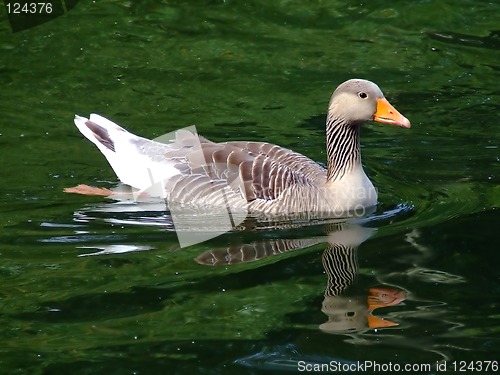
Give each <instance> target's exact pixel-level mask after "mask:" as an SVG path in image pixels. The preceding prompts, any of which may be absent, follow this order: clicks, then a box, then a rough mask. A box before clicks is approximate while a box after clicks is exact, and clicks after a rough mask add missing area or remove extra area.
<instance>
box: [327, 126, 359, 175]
mask: <svg viewBox="0 0 500 375" xmlns="http://www.w3.org/2000/svg"><path fill="white" fill-rule="evenodd" d="M326 146H327V147H326V148H327V158H328V159H327V162H328V174H327V182H332V181H335V180H339V179H341V178H342V177H344V176H345V175H347V174H348V173H349V172H350V171H351V170H352V169H353V168H354V167H355V166H357V165H359V164H361V152H360V145H359V125H357V124H350V123H349V122H348V121H346V120H345V119H342V118H338V117H329V118H328V119H327V122H326Z"/></svg>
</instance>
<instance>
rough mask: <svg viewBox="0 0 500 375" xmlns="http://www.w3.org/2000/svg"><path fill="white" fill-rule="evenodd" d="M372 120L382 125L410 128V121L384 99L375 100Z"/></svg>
mask: <svg viewBox="0 0 500 375" xmlns="http://www.w3.org/2000/svg"><path fill="white" fill-rule="evenodd" d="M373 120H374V121H377V122H382V123H384V124H391V125H398V126H401V127H403V128H409V127H410V121H409V120H408V119H407V118H406V117H404V116H403V115H402V114H401V113H399V112H398V111H397V109H396V108H394V107H393V106H392V105H391V103H389V102H388V101H387V99H386V98H379V99H377V112H375V115H374V116H373Z"/></svg>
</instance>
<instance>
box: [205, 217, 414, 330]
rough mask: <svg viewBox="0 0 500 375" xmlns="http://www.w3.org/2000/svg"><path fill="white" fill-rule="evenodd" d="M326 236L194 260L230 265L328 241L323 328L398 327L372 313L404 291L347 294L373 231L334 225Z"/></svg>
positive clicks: (256, 245) (216, 253) (230, 249)
mask: <svg viewBox="0 0 500 375" xmlns="http://www.w3.org/2000/svg"><path fill="white" fill-rule="evenodd" d="M327 230H328V232H329V233H328V235H327V236H326V237H313V238H308V239H294V240H285V239H277V240H269V241H262V242H258V243H257V242H255V243H252V244H246V245H242V246H232V247H228V248H227V249H214V250H211V251H207V252H205V253H203V254H201V255H200V256H198V257H197V258H196V259H195V260H196V261H197V262H198V263H200V264H204V265H230V264H236V263H242V262H249V261H255V260H259V259H263V258H265V257H269V256H273V255H278V254H281V253H284V252H288V251H293V250H299V249H303V248H305V247H309V246H312V245H315V244H318V243H321V242H327V244H328V245H327V248H326V250H325V251H324V252H323V255H322V262H323V267H324V269H325V272H326V275H327V278H328V281H327V286H326V289H325V297H324V300H323V304H322V308H321V311H322V312H323V313H324V314H325V315H327V316H328V321H327V322H325V323H323V324H321V325H320V327H319V328H320V329H321V330H323V331H325V332H329V333H348V332H356V331H360V330H364V329H367V328H371V329H374V328H382V327H392V326H396V325H397V323H393V322H390V321H388V320H384V319H382V318H379V317H377V316H374V315H373V314H371V312H372V311H373V310H375V309H377V308H380V307H385V306H392V305H395V304H398V303H399V302H401V301H402V300H404V299H405V298H406V294H405V292H404V291H402V290H400V289H397V288H392V287H377V288H370V289H369V292H368V293H369V294H368V296H367V295H366V294H364V295H345V292H346V290H347V289H348V288H349V286H351V285H352V284H353V282H354V280H355V279H356V277H357V274H358V262H357V253H356V252H357V248H358V246H359V245H360V244H361V243H363V242H364V241H366V240H367V239H368V238H369V237H370V236H371V235H372V234H373V232H374V229H371V228H366V227H361V226H359V225H354V224H345V223H344V224H331V225H329V226H328V228H327Z"/></svg>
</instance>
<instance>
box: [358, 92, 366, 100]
mask: <svg viewBox="0 0 500 375" xmlns="http://www.w3.org/2000/svg"><path fill="white" fill-rule="evenodd" d="M358 96H359V97H360V98H361V99H366V98H368V94H367V93H366V92H363V91H361V92H358Z"/></svg>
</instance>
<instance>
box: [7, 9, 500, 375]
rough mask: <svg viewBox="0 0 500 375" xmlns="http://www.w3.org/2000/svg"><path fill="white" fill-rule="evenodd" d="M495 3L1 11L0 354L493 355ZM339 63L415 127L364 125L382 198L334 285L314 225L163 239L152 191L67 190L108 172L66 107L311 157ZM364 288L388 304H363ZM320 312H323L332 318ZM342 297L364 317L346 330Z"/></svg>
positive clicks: (213, 362)
mask: <svg viewBox="0 0 500 375" xmlns="http://www.w3.org/2000/svg"><path fill="white" fill-rule="evenodd" d="M498 14H500V4H498V3H497V2H493V1H478V0H474V1H458V2H457V1H439V2H438V1H412V2H394V1H382V0H379V1H369V2H352V1H313V2H303V1H293V0H290V1H250V2H249V1H246V2H238V1H190V2H185V1H135V2H130V1H97V2H94V1H80V2H79V3H78V5H77V6H76V7H75V8H74V9H73V10H72V11H70V12H69V13H68V14H66V15H65V16H63V17H60V18H57V19H56V20H54V21H51V22H48V23H45V24H43V25H40V26H38V27H36V28H32V29H29V30H25V31H22V32H18V33H12V32H11V30H10V26H9V23H8V21H7V18H6V15H5V10H4V9H1V10H0V15H1V17H0V51H1V52H0V113H1V117H0V152H1V153H0V155H1V163H0V176H1V178H0V188H1V191H2V194H1V196H0V228H1V229H0V306H1V308H0V324H1V326H2V329H1V330H0V372H1V373H5V374H52V373H54V374H64V373H72V374H73V373H74V374H152V373H205V374H226V373H227V374H230V373H231V374H233V373H240V372H242V371H248V372H250V373H259V372H276V371H290V372H294V371H297V370H298V361H305V362H307V363H309V364H312V363H319V364H321V363H329V362H330V361H339V362H340V363H346V364H349V363H357V361H365V360H369V361H378V363H382V364H388V363H389V362H392V363H400V364H405V363H410V364H432V366H435V363H436V361H447V366H448V370H449V371H451V370H452V369H453V367H452V366H453V365H452V363H453V361H468V362H467V363H470V361H473V360H474V361H477V360H481V361H487V360H490V361H491V360H498V359H499V358H500V356H499V352H500V350H499V348H500V314H499V303H498V301H499V300H500V283H499V281H500V280H499V279H500V272H499V270H498V264H499V262H500V256H499V255H498V251H499V245H498V240H497V236H496V234H497V233H496V231H497V230H498V229H499V211H498V207H499V204H500V187H499V181H500V178H499V170H500V169H499V166H500V152H499V149H498V147H499V143H500V131H499V125H500V124H499V123H500V121H499V115H498V113H499V111H500V105H499V99H500V89H499V84H498V83H499V77H500V73H499V70H500V65H499V61H500V51H499V50H500V30H499V23H498V20H499V19H498ZM352 77H360V78H367V79H370V80H372V81H375V82H376V83H378V84H379V85H380V86H381V88H382V90H383V91H384V93H385V94H386V97H387V98H388V99H389V100H390V101H391V103H392V104H393V105H395V106H396V108H397V109H399V110H400V111H401V112H402V113H403V114H404V115H405V116H407V117H408V118H409V119H410V120H411V121H412V128H411V129H409V130H406V129H399V128H392V127H383V126H380V125H373V124H371V125H370V124H368V125H367V126H365V127H364V128H363V132H362V144H363V162H364V164H365V166H366V167H365V169H366V171H367V173H368V174H369V175H370V177H371V179H372V181H373V182H374V184H375V185H376V186H377V187H378V189H379V196H380V206H379V207H378V210H377V213H376V214H375V216H373V218H372V220H368V222H367V223H363V225H364V226H368V227H372V228H376V232H375V233H374V235H373V236H372V237H371V238H369V239H368V240H367V241H365V242H364V243H363V244H361V245H360V246H359V247H357V248H356V247H354V248H352V249H350V251H351V253H350V254H351V255H354V257H355V258H356V259H357V266H356V267H354V268H353V269H351V270H353V273H354V274H355V276H354V277H353V278H352V279H351V281H352V285H350V286H349V287H348V288H347V289H345V290H344V289H342V288H341V289H342V290H341V291H340V292H339V293H338V294H337V295H335V293H330V295H329V296H327V297H328V298H327V297H325V294H326V295H328V287H329V286H330V284H331V283H332V281H331V280H330V281H328V280H329V278H328V277H329V276H331V275H330V274H329V273H328V269H327V268H326V269H325V267H324V264H325V259H328V254H331V251H332V249H331V247H329V246H327V244H325V243H324V241H323V242H321V241H320V242H318V241H315V240H314V239H315V238H317V237H320V236H324V235H325V233H327V232H329V231H331V227H330V226H328V225H324V224H317V225H308V226H305V227H303V228H298V229H297V228H295V229H270V230H261V231H247V232H239V233H238V232H237V233H229V234H226V235H224V236H221V237H218V238H216V239H214V240H212V241H209V242H206V243H202V244H200V245H196V246H193V247H190V248H187V249H182V250H178V249H177V241H176V236H175V233H173V232H171V231H168V230H167V229H166V227H165V225H164V219H165V218H164V217H163V216H162V214H161V212H160V213H159V212H154V211H151V210H148V209H144V210H138V211H137V212H133V208H132V207H127V208H126V209H125V210H123V207H121V206H120V205H119V204H118V205H117V204H116V203H113V202H111V201H109V200H106V199H104V198H100V197H86V196H78V195H70V194H65V193H63V189H64V188H65V187H68V186H74V185H77V184H80V183H85V184H89V185H93V186H100V187H112V186H114V185H115V184H116V178H115V176H114V175H113V172H112V171H111V169H110V168H109V166H108V165H107V163H106V161H105V160H104V158H103V157H102V156H101V154H100V153H99V152H98V150H97V149H96V148H95V147H94V146H93V145H91V144H90V143H89V142H88V141H86V140H85V139H83V137H82V136H81V134H80V133H79V132H78V131H77V129H76V128H75V127H74V125H73V116H74V114H75V113H78V114H80V115H88V114H89V113H91V112H97V113H100V114H102V115H104V116H106V117H108V118H110V119H112V120H114V121H116V122H118V123H120V124H122V125H123V126H125V127H127V128H128V129H130V130H131V131H133V132H135V133H137V134H141V135H143V136H146V137H150V138H153V137H157V136H159V135H161V134H163V133H165V132H169V131H173V130H175V129H177V128H179V127H184V126H187V125H192V124H194V125H196V126H197V129H198V131H199V132H200V133H202V134H203V135H205V136H206V137H208V138H211V139H213V140H217V141H222V140H226V139H232V140H234V139H245V140H267V141H270V142H273V143H277V144H281V145H283V146H286V147H290V148H293V149H295V150H297V151H299V152H301V153H304V154H306V155H308V156H310V157H312V158H313V159H314V160H317V161H319V162H323V161H324V158H325V152H324V141H325V140H324V117H325V112H326V107H327V103H328V100H329V97H330V95H331V92H332V91H333V89H334V88H335V87H336V86H337V85H338V84H339V83H341V82H343V81H344V80H346V79H348V78H352ZM337 229H338V228H337ZM299 239H301V240H303V241H304V243H305V244H306V245H307V246H304V247H303V248H301V249H297V250H296V251H288V252H286V253H283V254H281V255H276V256H271V257H267V258H265V259H261V260H258V261H254V262H247V263H242V264H235V265H227V266H224V265H223V266H216V267H210V266H204V265H200V264H199V263H197V262H196V261H195V260H194V259H195V258H197V257H198V256H200V255H201V254H202V253H204V252H207V251H214V250H216V249H224V248H226V247H228V246H236V247H238V246H241V245H243V244H249V243H269V242H270V243H273V241H274V242H276V241H282V240H299ZM307 241H309V242H307ZM176 249H177V250H176ZM99 251H103V253H101V254H100V255H96V256H82V255H87V254H95V253H98V252H99ZM344 261H345V259H343V260H342V259H339V260H337V261H336V262H337V263H335V264H339V265H342V264H346V262H344ZM334 276H335V275H334ZM375 288H379V289H375ZM377 290H378V291H380V290H382V291H383V292H382V294H380V292H379V294H378V297H379V298H380V299H384V298H385V299H384V301H385V304H384V306H382V307H380V308H377V309H374V310H371V308H370V302H369V301H370V298H369V296H370V295H372V294H373V293H377V292H376V291H377ZM392 294H397V295H398V296H399V297H400V298H399V299H398V300H397V301H396V302H397V303H394V304H391V302H390V296H391V295H392ZM386 295H389V297H387V296H386ZM325 301H326V302H325ZM327 302H328V303H327ZM325 306H330V307H331V309H330V310H328V309H327V308H325ZM341 306H344V307H345V306H348V307H349V306H350V307H352V309H354V307H356V310H355V311H356V312H355V313H353V312H352V311H350V310H349V309H347V310H346V311H347V312H345V313H344V312H343V310H342V308H341ZM372 307H373V306H372ZM328 311H329V312H330V313H332V314H334V315H335V313H338V316H336V318H332V319H333V320H335V319H337V321H336V322H337V323H335V321H334V323H332V326H334V329H330V330H328V329H325V326H324V324H325V323H326V322H327V321H328V320H329V318H328V316H327V312H328ZM332 311H333V312H332ZM353 315H356V316H355V317H354V318H355V319H354V320H355V321H356V322H355V324H354V323H353V325H355V326H356V328H352V326H350V327H351V328H350V329H348V330H347V331H342V330H341V329H339V326H340V325H341V323H342V322H344V323H345V322H349V321H351V320H352V318H353ZM373 317H377V318H380V319H382V318H383V319H384V321H385V322H387V321H389V322H392V323H394V325H393V326H391V327H381V326H379V325H377V324H375V325H374V324H373V322H372V324H371V325H370V324H369V319H371V318H373ZM379 323H380V321H379ZM335 324H337V325H335ZM335 327H336V328H335ZM476 368H477V367H476ZM497 371H498V370H497ZM423 372H427V373H434V372H435V367H433V368H432V370H431V371H423Z"/></svg>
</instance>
